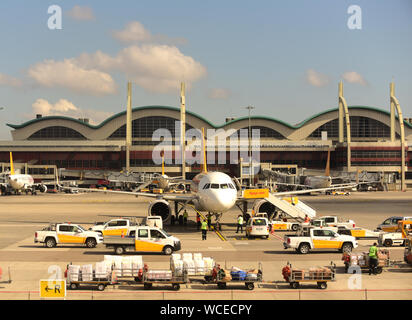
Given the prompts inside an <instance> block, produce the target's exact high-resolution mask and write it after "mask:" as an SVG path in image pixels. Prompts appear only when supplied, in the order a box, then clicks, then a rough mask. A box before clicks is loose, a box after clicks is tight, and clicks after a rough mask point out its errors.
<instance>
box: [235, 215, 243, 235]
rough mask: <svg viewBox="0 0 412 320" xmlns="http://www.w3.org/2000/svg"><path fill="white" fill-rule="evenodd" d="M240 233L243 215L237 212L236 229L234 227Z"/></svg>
mask: <svg viewBox="0 0 412 320" xmlns="http://www.w3.org/2000/svg"><path fill="white" fill-rule="evenodd" d="M239 229H240V232H241V233H242V232H243V216H242V215H241V214H239V216H238V217H237V229H236V233H238V232H239Z"/></svg>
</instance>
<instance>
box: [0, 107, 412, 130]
mask: <svg viewBox="0 0 412 320" xmlns="http://www.w3.org/2000/svg"><path fill="white" fill-rule="evenodd" d="M145 109H166V110H173V111H178V112H180V108H176V107H170V106H156V105H154V106H144V107H136V108H133V109H132V112H135V111H139V110H145ZM348 109H365V110H371V111H375V112H380V113H385V114H386V115H388V116H390V112H389V111H386V110H382V109H378V108H375V107H369V106H348ZM335 111H338V108H333V109H328V110H326V111H322V112H320V113H317V114H315V115H313V116H311V117H309V118H307V119H305V120H303V121H302V122H300V123H298V124H296V125H291V124H289V123H287V122H284V121H281V120H278V119H274V118H271V117H266V116H251V117H250V118H251V119H263V120H269V121H273V122H277V123H280V124H282V125H284V126H286V127H288V128H291V129H299V128H301V127H302V126H304V125H305V124H306V123H308V122H309V121H311V120H313V119H315V118H317V117H319V116H321V115H324V114H326V113H329V112H335ZM186 113H187V114H189V115H191V116H193V117H195V118H198V119H200V120H202V121H204V122H206V123H207V124H208V125H210V126H211V127H213V128H216V129H218V128H223V127H225V126H227V125H229V124H232V123H235V122H239V121H242V120H248V119H249V117H247V116H246V117H241V118H237V119H234V120H232V121H229V122H226V123H224V124H222V125H220V126H216V125H214V124H213V123H211V122H210V121H209V120H206V119H205V118H204V117H202V116H200V115H198V114H196V113H193V112H191V111H186ZM124 114H126V111H122V112H119V113H117V114H115V115H113V116H111V117H109V118H107V119H106V120H104V121H103V122H102V123H100V124H99V125H95V126H94V125H91V124H89V123H85V122H83V121H81V120H78V119H75V118H70V117H64V116H45V117H41V118H36V119H32V120H29V121H27V122H25V123H23V124H19V125H16V124H9V123H7V126H9V127H11V128H13V129H21V128H24V127H26V126H28V125H31V124H33V123H36V122H40V121H44V120H59V119H60V120H69V121H73V122H76V123H78V124H81V125H84V126H86V127H89V128H91V129H99V128H101V127H103V126H104V125H105V124H106V123H108V122H110V121H112V120H113V119H115V118H117V117H120V116H122V115H124ZM396 118H397V119H398V116H396ZM404 124H405V125H406V126H408V127H409V128H412V124H411V123H409V122H407V121H406V120H404Z"/></svg>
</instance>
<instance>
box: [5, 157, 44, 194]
mask: <svg viewBox="0 0 412 320" xmlns="http://www.w3.org/2000/svg"><path fill="white" fill-rule="evenodd" d="M3 176H5V177H6V182H3V183H0V188H1V193H2V194H6V193H7V192H10V189H11V190H13V191H24V192H26V193H28V192H31V194H36V190H39V191H40V192H42V193H44V192H46V191H47V187H46V185H44V184H42V183H34V179H33V177H32V176H31V175H29V174H16V172H15V171H14V164H13V155H12V153H11V152H10V172H9V173H5V174H3Z"/></svg>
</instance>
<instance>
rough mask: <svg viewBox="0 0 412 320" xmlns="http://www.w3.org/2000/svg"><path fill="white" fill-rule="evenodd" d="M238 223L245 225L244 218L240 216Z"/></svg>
mask: <svg viewBox="0 0 412 320" xmlns="http://www.w3.org/2000/svg"><path fill="white" fill-rule="evenodd" d="M237 223H238V224H243V217H242V216H240V217H239V218H238V219H237Z"/></svg>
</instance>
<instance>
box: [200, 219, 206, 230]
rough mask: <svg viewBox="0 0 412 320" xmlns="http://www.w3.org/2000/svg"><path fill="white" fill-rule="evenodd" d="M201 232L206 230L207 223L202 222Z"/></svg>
mask: <svg viewBox="0 0 412 320" xmlns="http://www.w3.org/2000/svg"><path fill="white" fill-rule="evenodd" d="M201 229H202V230H207V222H206V221H202V227H201Z"/></svg>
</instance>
